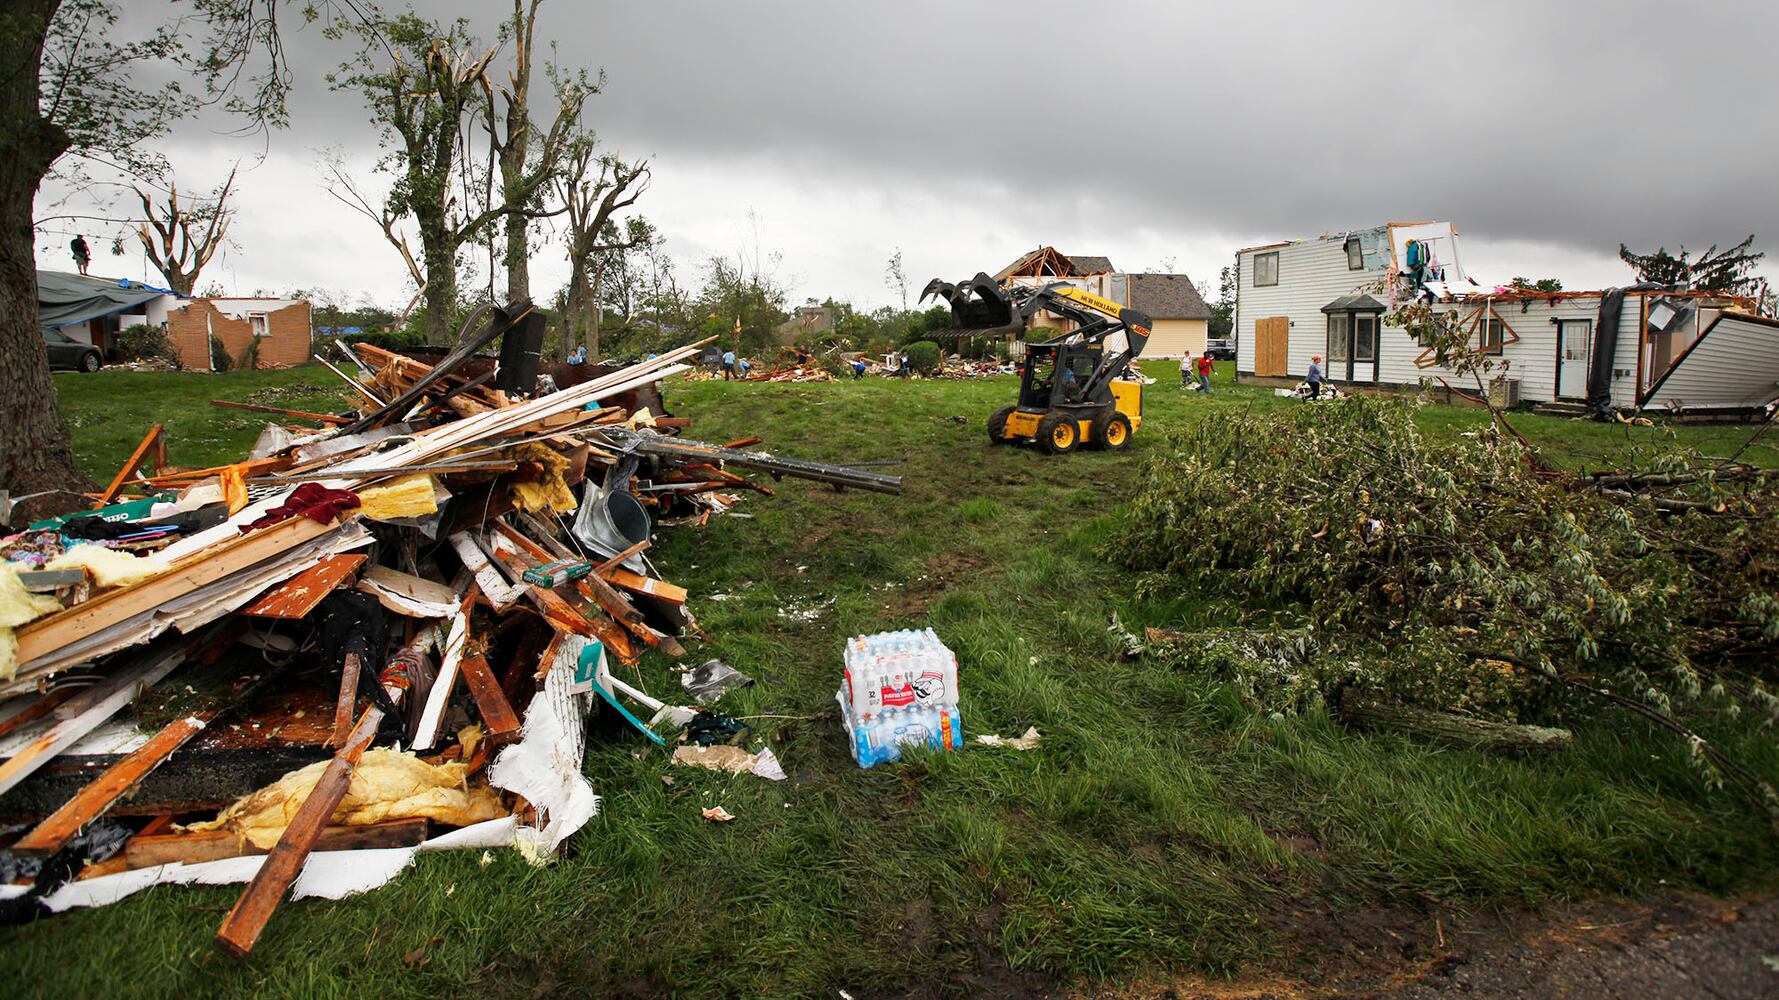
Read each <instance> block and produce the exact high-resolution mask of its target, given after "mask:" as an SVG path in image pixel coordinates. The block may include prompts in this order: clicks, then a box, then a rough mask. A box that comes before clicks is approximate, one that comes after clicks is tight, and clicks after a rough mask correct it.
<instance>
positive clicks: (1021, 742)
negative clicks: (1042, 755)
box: [976, 726, 1044, 750]
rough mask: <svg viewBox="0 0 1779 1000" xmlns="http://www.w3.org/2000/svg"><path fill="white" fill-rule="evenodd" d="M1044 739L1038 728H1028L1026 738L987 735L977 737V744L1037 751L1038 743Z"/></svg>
mask: <svg viewBox="0 0 1779 1000" xmlns="http://www.w3.org/2000/svg"><path fill="white" fill-rule="evenodd" d="M1043 738H1044V737H1042V736H1040V735H1038V727H1037V726H1028V727H1027V728H1026V731H1025V735H1024V736H995V735H993V734H988V733H985V734H983V735H981V736H978V737H976V742H978V743H980V744H982V745H983V746H985V747H1012V748H1013V749H1015V750H1036V749H1037V748H1038V741H1039V740H1041V739H1043Z"/></svg>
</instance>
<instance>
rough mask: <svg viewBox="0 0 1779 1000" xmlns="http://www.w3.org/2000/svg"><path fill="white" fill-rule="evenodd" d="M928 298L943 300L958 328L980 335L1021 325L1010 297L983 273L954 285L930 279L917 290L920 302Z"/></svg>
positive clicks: (1020, 326) (1021, 318)
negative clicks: (922, 288) (923, 286)
mask: <svg viewBox="0 0 1779 1000" xmlns="http://www.w3.org/2000/svg"><path fill="white" fill-rule="evenodd" d="M930 298H939V299H944V300H945V301H946V303H947V304H949V305H950V306H951V315H952V318H953V319H955V320H956V321H957V328H958V329H959V330H960V331H969V332H972V333H978V334H980V333H983V332H986V331H998V330H1013V329H1019V328H1022V327H1023V326H1024V325H1025V318H1024V317H1023V316H1021V315H1019V313H1018V308H1017V306H1015V305H1014V303H1013V300H1012V299H1010V298H1008V297H1007V293H1006V292H1005V291H1003V290H1002V288H1001V286H1000V284H999V283H998V282H996V281H995V280H994V279H993V278H991V277H989V276H988V274H987V272H977V274H976V277H974V278H971V279H969V280H968V281H961V282H959V283H957V284H955V285H954V284H952V283H951V282H949V281H941V280H940V279H938V278H934V279H933V280H932V281H929V282H927V287H926V288H925V289H924V290H923V291H922V292H921V293H920V300H921V301H922V302H925V301H926V300H927V299H930Z"/></svg>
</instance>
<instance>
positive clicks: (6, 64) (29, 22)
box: [0, 0, 92, 496]
mask: <svg viewBox="0 0 1779 1000" xmlns="http://www.w3.org/2000/svg"><path fill="white" fill-rule="evenodd" d="M57 6H58V4H57V3H56V2H55V0H23V2H21V0H8V2H7V3H6V4H5V5H4V7H0V12H3V13H4V14H5V15H6V16H5V18H4V23H5V25H6V27H7V28H8V30H6V31H0V151H3V152H4V154H5V155H0V489H4V490H9V491H11V493H12V494H13V495H14V496H20V495H23V494H26V493H36V492H40V491H43V490H54V489H71V488H72V489H91V488H92V482H91V480H89V479H87V478H86V476H84V475H82V474H81V472H80V470H79V468H77V467H76V466H75V464H74V449H73V446H72V445H71V444H70V443H69V440H68V428H67V425H65V424H64V423H63V422H62V414H61V410H60V409H59V408H58V407H57V406H56V389H55V385H54V383H53V382H52V381H51V380H50V377H49V358H48V356H47V355H46V354H45V353H44V350H43V335H42V334H41V333H40V332H39V331H38V326H37V261H36V255H35V253H34V251H33V248H32V238H31V213H32V211H33V204H34V202H35V201H36V198H37V187H38V185H39V184H41V183H42V182H43V176H44V174H45V173H47V172H48V171H49V167H50V164H52V163H54V162H55V160H56V157H58V156H60V155H61V154H62V152H63V150H65V149H66V148H67V144H68V138H67V135H66V133H64V132H63V131H62V130H61V129H60V128H58V127H57V126H56V125H54V124H53V123H51V122H48V121H45V120H44V118H43V116H42V114H41V112H40V111H39V109H38V104H37V80H38V74H39V66H40V65H41V62H42V59H43V36H44V31H45V30H46V29H47V27H48V25H49V20H50V18H51V17H52V16H53V15H54V13H55V10H56V7H57Z"/></svg>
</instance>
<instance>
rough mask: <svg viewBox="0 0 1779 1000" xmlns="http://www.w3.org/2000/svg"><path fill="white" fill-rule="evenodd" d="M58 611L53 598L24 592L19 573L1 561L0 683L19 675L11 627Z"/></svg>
mask: <svg viewBox="0 0 1779 1000" xmlns="http://www.w3.org/2000/svg"><path fill="white" fill-rule="evenodd" d="M61 609H62V604H61V602H60V601H57V600H56V599H55V598H53V597H47V596H43V595H38V594H33V593H31V592H30V591H28V590H26V589H25V585H24V584H23V583H20V582H19V575H18V573H17V572H15V571H14V570H13V568H12V567H11V566H10V565H8V564H7V563H3V562H0V681H9V680H12V678H13V675H14V674H16V673H18V667H19V663H18V652H19V641H18V639H16V638H14V637H13V634H12V630H13V628H14V627H15V626H18V625H23V624H25V623H26V622H28V621H30V620H32V619H33V618H40V617H42V616H44V615H47V614H49V613H50V612H52V611H60V610H61Z"/></svg>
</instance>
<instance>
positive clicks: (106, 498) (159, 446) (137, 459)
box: [93, 424, 167, 510]
mask: <svg viewBox="0 0 1779 1000" xmlns="http://www.w3.org/2000/svg"><path fill="white" fill-rule="evenodd" d="M166 432H167V428H166V426H165V425H163V424H155V425H154V427H152V428H150V429H149V432H148V436H147V437H145V438H143V439H142V443H141V444H139V445H137V446H136V450H135V451H133V452H131V453H130V459H129V461H127V462H125V463H124V467H123V468H121V469H119V470H117V476H116V477H115V478H113V479H112V480H111V485H109V486H107V487H105V492H103V493H101V494H99V499H98V500H97V501H95V502H94V503H93V509H94V510H98V509H99V508H100V507H103V506H105V505H106V504H109V503H110V502H111V498H112V497H114V496H117V491H118V490H120V489H123V485H124V481H125V480H127V479H129V478H130V475H131V474H132V473H134V472H135V471H136V469H137V468H139V467H140V466H141V465H142V460H143V459H145V458H147V457H148V456H149V455H150V454H156V453H158V454H159V455H160V456H161V457H162V458H163V459H164V458H165V457H166V455H167V446H166V445H165V444H163V443H160V442H161V435H163V434H165V433H166ZM156 471H159V470H156Z"/></svg>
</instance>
